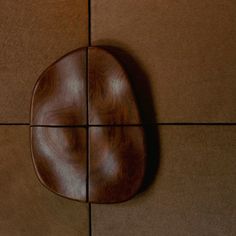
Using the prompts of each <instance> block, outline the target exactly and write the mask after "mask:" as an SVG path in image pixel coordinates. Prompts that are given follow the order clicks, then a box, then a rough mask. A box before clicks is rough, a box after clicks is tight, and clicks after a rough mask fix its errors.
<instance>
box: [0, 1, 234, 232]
mask: <svg viewBox="0 0 236 236" xmlns="http://www.w3.org/2000/svg"><path fill="white" fill-rule="evenodd" d="M87 9H88V2H87V0H70V1H57V0H45V1H27V0H23V1H5V0H0V49H1V50H0V51H1V54H0V88H1V94H0V107H1V109H0V123H9V124H12V123H28V122H29V105H30V96H31V92H32V88H33V86H34V83H35V81H36V80H37V78H38V76H39V75H40V73H41V72H42V71H43V70H44V69H45V68H46V67H47V66H48V65H49V64H51V63H52V62H53V61H54V60H56V59H57V58H58V57H60V56H62V55H63V54H65V53H67V52H69V51H71V50H73V49H75V48H77V47H82V46H86V45H87V44H88V23H87V22H88V11H87ZM235 12H236V5H235V3H234V1H233V0H228V1H226V0H224V1H220V0H216V1H211V0H206V1H197V0H193V1H184V0H180V1H178V2H173V1H170V0H167V1H160V0H147V1H142V3H141V2H137V1H136V2H135V3H134V1H133V0H115V1H113V2H112V4H111V1H108V0H92V1H91V17H92V18H91V38H92V44H93V45H95V44H99V45H100V44H103V45H104V44H105V45H110V46H116V47H119V48H121V49H123V50H125V51H127V52H128V54H130V55H131V56H132V57H133V58H135V62H136V64H137V65H136V64H133V63H131V61H130V60H129V58H127V57H126V56H125V55H124V54H123V56H124V58H123V59H125V60H124V61H125V62H126V63H127V66H128V68H129V67H130V68H131V69H132V71H136V72H135V73H136V74H134V78H136V79H137V81H138V80H139V79H140V78H141V77H142V78H143V79H144V80H145V81H149V83H150V84H149V86H148V85H147V88H148V87H150V89H151V93H148V95H149V96H148V97H146V98H145V99H147V101H151V100H153V102H154V108H155V109H154V110H155V113H156V115H157V120H156V122H180V123H182V122H197V123H199V122H226V123H229V122H236V109H235V101H236V93H235V91H236V83H235V76H236V70H235V60H236V31H235V26H236V21H235V15H236V14H235ZM136 69H137V70H136ZM139 72H140V73H139ZM143 88H144V87H141V90H140V91H141V93H142V89H143ZM151 96H152V98H151ZM158 127H159V132H158V133H157V136H158V137H159V139H160V164H159V170H158V172H157V174H156V179H155V181H154V183H153V184H152V185H151V186H150V187H149V188H148V189H147V190H146V191H145V192H143V193H140V194H139V195H138V196H137V197H136V198H134V199H133V200H130V201H128V202H126V203H122V204H114V205H92V208H91V209H92V215H91V219H90V220H91V223H92V225H91V226H92V235H94V236H98V235H99V236H108V235H109V236H110V235H112V236H116V235H119V236H121V235H122V236H123V235H125V236H126V235H127V236H129V235H135V236H136V235H137V236H139V235H142V236H149V235H153V236H154V235H161V236H178V235H180V236H185V235H186V236H187V235H191V236H192V235H193V236H195V235H196V236H198V235H203V236H204V235H206V236H209V235H214V236H215V235H224V236H233V235H235V234H236V228H235V224H234V222H235V221H236V205H235V199H236V191H235V179H236V178H235V177H236V172H235V168H236V162H235V156H236V126H228V125H226V126H221V125H217V126H213V125H210V124H209V125H196V126H194V125H191V126H186V125H165V126H158ZM152 145H153V146H155V145H158V142H157V141H153V143H152ZM0 200H1V206H0V235H4V236H18V235H19V236H28V235H29V236H31V235H36V236H37V235H45V236H47V235H50V236H54V235H59V236H60V235H61V236H64V235H66V236H67V235H68V236H73V235H81V236H84V235H89V233H90V232H89V230H90V229H89V228H90V227H89V222H90V220H89V209H88V205H87V204H81V203H79V202H75V201H70V200H67V199H64V198H62V197H59V196H56V195H54V194H53V193H51V192H49V191H48V190H47V189H45V188H44V187H42V186H41V185H40V183H39V181H38V180H37V179H36V175H35V174H34V170H33V165H32V163H31V158H30V150H29V127H28V126H27V125H25V126H24V125H23V126H22V125H0Z"/></svg>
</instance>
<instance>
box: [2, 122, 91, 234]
mask: <svg viewBox="0 0 236 236" xmlns="http://www.w3.org/2000/svg"><path fill="white" fill-rule="evenodd" d="M0 200H1V201H0V235H1V236H32V235H35V236H40V235H44V236H54V235H57V236H65V235H67V236H78V235H80V236H87V235H89V216H88V205H87V204H84V203H79V202H76V201H71V200H68V199H65V198H62V197H60V196H57V195H56V194H53V193H51V192H50V191H48V190H47V189H46V188H44V187H42V185H41V184H39V181H38V180H37V177H36V175H35V173H34V169H33V168H32V160H31V154H30V142H29V127H28V126H27V125H25V126H17V125H10V126H5V125H1V126H0Z"/></svg>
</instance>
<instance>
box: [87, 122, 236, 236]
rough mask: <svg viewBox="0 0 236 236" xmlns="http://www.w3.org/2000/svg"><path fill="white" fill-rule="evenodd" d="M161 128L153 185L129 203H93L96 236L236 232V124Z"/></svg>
mask: <svg viewBox="0 0 236 236" xmlns="http://www.w3.org/2000/svg"><path fill="white" fill-rule="evenodd" d="M158 127H159V137H160V150H161V158H160V167H159V170H158V172H157V173H158V174H157V176H156V179H155V181H154V183H153V185H152V186H150V188H148V189H147V190H146V191H145V192H143V193H142V194H140V195H139V196H137V197H136V198H134V199H132V200H131V201H128V202H125V203H121V204H112V205H97V204H92V217H91V218H92V235H94V236H100V235H103V236H110V235H113V236H121V235H125V236H133V235H135V236H144V235H145V236H154V235H161V236H175V235H181V236H190V235H191V236H199V235H220V236H221V235H225V236H232V235H235V233H236V225H235V212H236V205H235V199H236V188H235V180H236V171H235V168H236V166H235V164H236V163H235V156H236V148H235V146H236V126H201V125H197V126H193V125H191V126H183V125H181V126H175V125H170V126H166V125H164V126H158Z"/></svg>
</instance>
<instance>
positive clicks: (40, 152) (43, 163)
mask: <svg viewBox="0 0 236 236" xmlns="http://www.w3.org/2000/svg"><path fill="white" fill-rule="evenodd" d="M86 143H87V138H86V129H85V128H62V127H61V128H55V127H31V146H32V148H31V150H32V157H33V162H34V166H35V171H36V173H37V175H38V177H39V179H40V181H41V183H43V185H45V186H46V187H48V188H49V189H50V190H51V191H53V192H55V193H57V194H59V195H62V196H64V197H67V198H71V199H76V200H80V201H86V178H87V173H86V172H87V171H86V170H87V158H86V155H87V154H86V146H87V145H86Z"/></svg>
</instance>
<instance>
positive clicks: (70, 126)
mask: <svg viewBox="0 0 236 236" xmlns="http://www.w3.org/2000/svg"><path fill="white" fill-rule="evenodd" d="M30 127H45V128H47V127H48V128H76V127H78V128H87V125H30Z"/></svg>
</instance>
